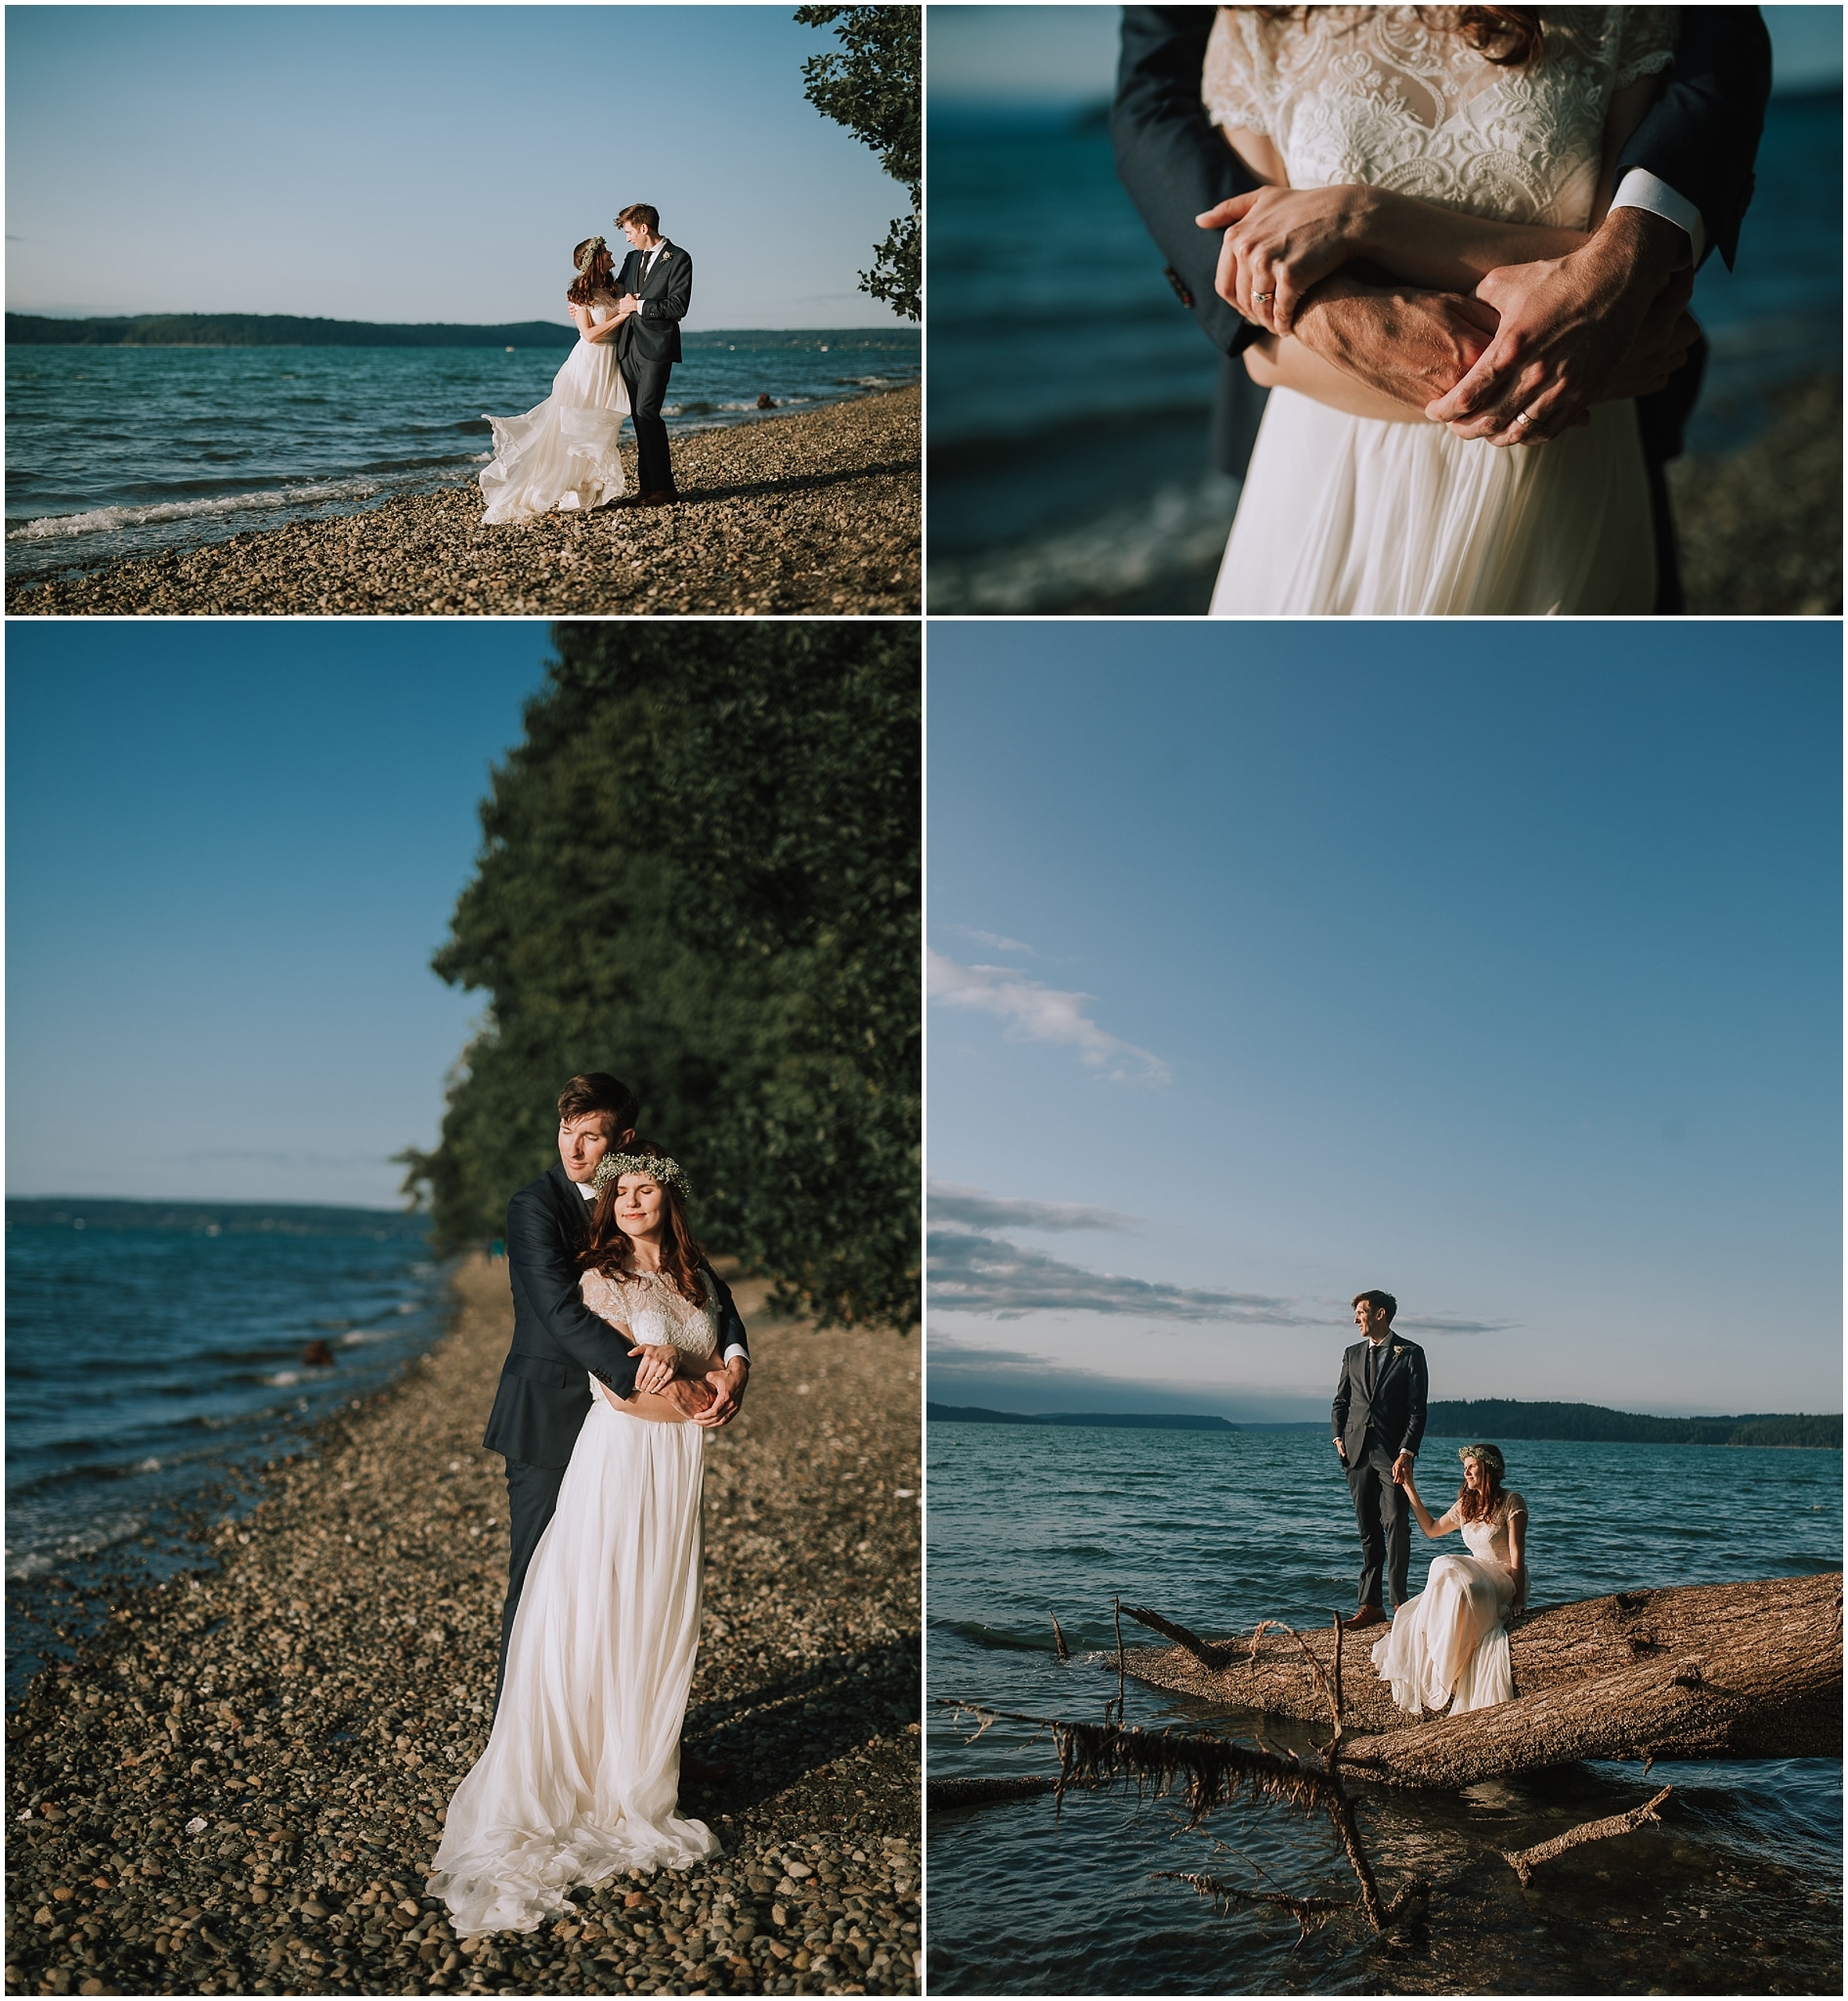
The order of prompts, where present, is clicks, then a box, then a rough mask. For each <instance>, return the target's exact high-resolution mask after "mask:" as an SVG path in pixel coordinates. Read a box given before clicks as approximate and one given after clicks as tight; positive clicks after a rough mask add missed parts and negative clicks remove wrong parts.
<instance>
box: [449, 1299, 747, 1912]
mask: <svg viewBox="0 0 1848 2001" xmlns="http://www.w3.org/2000/svg"><path fill="white" fill-rule="evenodd" d="M582 1290H583V1297H584V1303H585V1304H586V1305H587V1306H589V1307H590V1309H591V1311H592V1312H595V1313H598V1314H601V1315H602V1317H603V1318H604V1319H606V1320H610V1321H613V1322H615V1323H616V1324H617V1325H619V1326H622V1327H626V1328H627V1329H628V1330H629V1331H630V1332H631V1333H632V1334H633V1335H634V1336H635V1338H636V1340H637V1341H642V1342H647V1343H650V1344H660V1343H663V1342H670V1343H671V1344H672V1345H673V1346H675V1347H677V1348H680V1349H682V1350H684V1351H685V1352H686V1353H688V1354H689V1355H691V1356H693V1357H694V1358H696V1359H697V1360H699V1361H701V1362H706V1361H709V1360H710V1358H711V1357H712V1355H713V1354H714V1353H715V1352H716V1351H717V1346H718V1314H717V1308H716V1301H715V1299H714V1298H713V1295H712V1288H711V1281H710V1280H708V1281H707V1303H706V1305H705V1307H704V1308H702V1307H698V1306H695V1305H693V1304H692V1303H691V1302H690V1301H688V1300H686V1299H682V1298H681V1297H680V1296H679V1295H678V1294H677V1293H676V1292H674V1290H673V1289H672V1288H671V1287H670V1286H669V1285H668V1284H667V1283H666V1281H665V1280H664V1279H662V1278H661V1277H660V1276H659V1275H658V1274H648V1275H645V1276H643V1277H640V1278H636V1279H629V1280H625V1281H623V1282H621V1283H613V1282H612V1281H611V1280H609V1279H606V1278H604V1277H603V1276H602V1274H601V1273H598V1272H586V1273H585V1274H584V1277H583V1281H582ZM590 1388H591V1405H590V1413H589V1415H588V1416H587V1417H586V1418H585V1419H584V1422H583V1429H582V1430H581V1431H580V1432H579V1434H578V1443H577V1445H576V1446H575V1447H574V1448H573V1450H572V1455H571V1464H570V1466H569V1467H568V1468H567V1469H566V1471H565V1477H564V1480H563V1482H562V1484H561V1485H560V1487H559V1490H558V1508H557V1511H556V1512H555V1513H554V1514H553V1516H552V1519H551V1521H550V1523H549V1524H548V1525H547V1527H546V1530H545V1533H544V1534H543V1535H542V1536H541V1537H540V1538H539V1543H538V1548H537V1550H536V1551H535V1552H534V1553H533V1562H532V1565H531V1567H530V1568H529V1569H528V1571H527V1575H526V1585H525V1588H524V1590H523V1591H522V1592H521V1595H520V1605H519V1609H518V1611H517V1612H516V1613H515V1614H514V1621H513V1632H512V1635H511V1636H510V1639H509V1641H508V1647H507V1671H506V1677H505V1680H504V1682H502V1685H501V1690H500V1707H499V1709H498V1711H497V1712H496V1714H495V1717H494V1730H493V1732H492V1734H491V1735H490V1736H489V1739H488V1748H487V1749H486V1750H485V1751H484V1752H483V1753H482V1755H481V1757H480V1759H479V1760H477V1762H476V1764H475V1767H474V1768H473V1769H472V1770H471V1771H470V1772H469V1773H468V1775H467V1777H466V1778H464V1779H463V1780H462V1783H461V1784H460V1785H459V1786H458V1787H457V1788H456V1790H455V1796H454V1798H453V1799H451V1802H450V1809H449V1814H448V1817H447V1819H446V1820H445V1822H444V1828H443V1843H442V1846H441V1847H440V1848H439V1849H438V1851H437V1854H436V1860H435V1862H434V1863H433V1864H432V1873H431V1877H430V1891H431V1895H437V1896H441V1897H443V1898H444V1900H445V1901H446V1902H447V1903H448V1904H449V1907H450V1916H451V1923H452V1924H453V1925H454V1927H455V1930H456V1932H457V1933H458V1934H460V1935H463V1936H471V1935H479V1934H483V1933H488V1932H531V1931H532V1930H534V1929H535V1927H537V1925H539V1924H541V1923H542V1922H543V1921H544V1920H545V1919H546V1918H548V1917H551V1916H555V1915H556V1914H558V1913H559V1912H561V1911H566V1910H569V1909H570V1908H571V1905H570V1904H569V1902H568V1901H567V1899H566V1896H565V1893H566V1891H567V1890H569V1889H570V1888H571V1886H572V1885H573V1884H579V1883H600V1882H602V1881H603V1880H604V1879H605V1878H606V1877H608V1876H610V1875H613V1874H614V1873H615V1872H616V1871H617V1870H619V1869H638V1868H639V1869H652V1868H656V1867H666V1868H669V1869H685V1868H689V1867H691V1866H692V1864H693V1863H695V1862H697V1861H700V1860H702V1859H703V1858H704V1857H705V1856H708V1855H713V1854H716V1853H717V1852H718V1848H719V1845H718V1841H717V1839H716V1837H715V1836H714V1835H713V1834H712V1832H711V1830H710V1829H709V1828H708V1827H707V1826H706V1824H705V1823H704V1822H703V1821H699V1820H689V1819H685V1818H683V1817H682V1816H681V1815H680V1813H679V1811H678V1797H677V1796H678V1791H679V1783H680V1728H681V1724H682V1723H683V1722H684V1720H685V1717H686V1707H687V1689H688V1686H689V1684H690V1683H691V1682H692V1680H693V1657H694V1653H695V1650H696V1649H697V1647H698V1644H699V1637H700V1486H701V1476H702V1471H703V1468H704V1456H705V1447H706V1431H705V1429H704V1427H703V1426H698V1425H692V1424H669V1423H657V1422H655V1421H653V1420H651V1419H648V1418H636V1417H630V1416H628V1415H626V1414H625V1413H624V1412H623V1411H621V1410H618V1409H617V1408H616V1407H615V1406H614V1405H612V1404H611V1403H610V1402H609V1401H608V1400H607V1399H606V1398H605V1396H604V1395H603V1394H602V1393H601V1390H600V1387H599V1385H598V1384H597V1383H596V1381H595V1380H594V1378H593V1379H592V1381H591V1384H590Z"/></svg>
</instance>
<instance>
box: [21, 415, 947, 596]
mask: <svg viewBox="0 0 1848 2001" xmlns="http://www.w3.org/2000/svg"><path fill="white" fill-rule="evenodd" d="M922 401H923V399H922V392H921V391H920V390H919V389H918V388H916V387H912V388H907V389H899V390H886V391H882V392H881V393H879V394H877V395H873V396H863V397H854V398H850V399H848V400H847V401H846V402H843V403H838V404H827V405H825V406H824V407H823V408H820V409H813V410H798V411H795V412H794V413H792V414H791V415H788V416H784V417H768V418H762V417H759V418H749V419H746V420H744V421H743V422H740V423H736V424H727V425H723V426H719V427H716V428H714V429H712V430H706V431H690V432H683V433H682V434H681V435H680V436H679V437H677V438H675V439H674V441H673V446H672V450H673V465H674V477H675V480H676V483H677V485H678V487H679V490H680V495H681V498H680V500H679V502H678V503H677V504H676V505H673V506H669V507H653V508H638V507H633V506H628V505H625V504H618V505H617V506H615V507H613V508H610V509H605V510H599V511H597V512H595V513H591V514H548V515H544V516H541V517H540V518H539V519H538V520H537V521H532V522H522V523H516V524H510V525H508V526H504V527H498V528H487V527H484V526H483V524H482V521H481V495H480V492H479V490H478V489H477V488H476V487H475V486H474V484H473V483H472V482H471V483H470V484H469V485H467V486H460V487H455V486H451V487H446V488H442V489H439V490H437V491H435V492H430V493H412V494H400V495H395V496H394V497H392V498H391V499H388V500H386V501H384V502H382V503H381V504H379V505H377V506H375V507H372V508H370V509H367V510H365V511H362V512H360V513H356V514H343V515H336V516H333V517H331V518H329V519H326V520H321V521H306V522H291V523H288V524H286V525H285V526H283V527H280V528H270V529H251V530H245V531H243V532H240V533H238V534H236V535H233V536H230V537H229V538H228V539H226V540H224V541H222V542H210V543H207V544H205V545H204V546H203V547H200V548H196V549H189V550H185V551H172V552H168V553H163V554H159V555H153V556H127V557H119V558H116V559H115V560H113V561H110V562H106V563H103V564H101V565H100V566H99V567H98V568H97V569H95V570H93V571H90V572H88V573H86V574H85V575H74V576H58V577H51V578H44V579H36V578H35V579H30V580H27V579H21V580H19V581H17V582H16V581H15V580H13V579H12V578H9V579H8V582H7V612H8V614H9V616H12V617H65V616H73V615H74V616H83V615H92V616H97V615H102V616H110V615H113V616H120V615H124V614H126V615H132V616H159V615H167V614H180V615H193V616H200V617H212V616H226V615H229V616H258V617H276V616H288V615H292V614H301V615H309V616H328V615H341V614H355V615H375V614H380V613H384V614H394V613H395V614H405V615H422V616H437V617H455V616H465V617H467V616H473V617H580V616H585V615H592V616H594V615H596V614H599V613H616V614H622V615H624V616H644V617H646V616H651V615H653V616H661V615H676V614H687V613H717V614H730V615H733V616H743V617H750V616H753V615H763V614H791V613H795V614H806V615H808V616H823V617H848V616H855V615H866V614H877V615H881V616H907V615H915V614H916V613H918V612H919V611H920V609H921V607H922V600H923V592H922V585H921V582H920V575H921V564H920V549H921V528H922V515H923V479H922V470H921V468H922V448H921V444H920V435H919V434H920V413H921V406H922ZM623 464H624V467H625V469H626V471H627V474H628V478H629V482H630V489H629V490H630V492H631V493H632V492H633V491H634V480H635V448H634V440H633V438H632V436H631V437H629V438H628V439H626V440H625V441H624V444H623Z"/></svg>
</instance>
